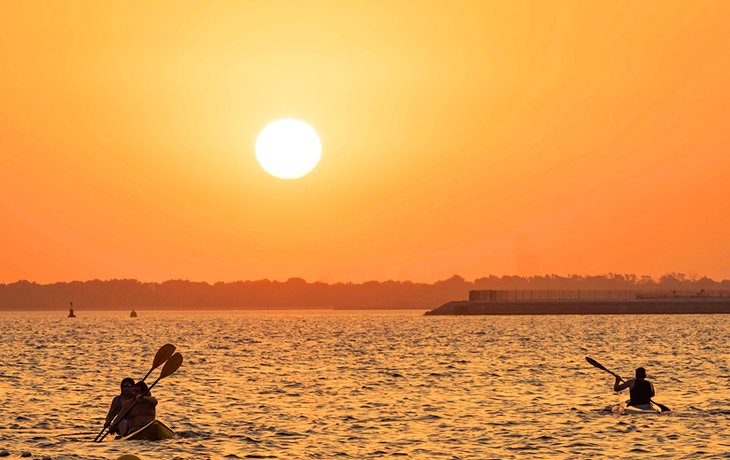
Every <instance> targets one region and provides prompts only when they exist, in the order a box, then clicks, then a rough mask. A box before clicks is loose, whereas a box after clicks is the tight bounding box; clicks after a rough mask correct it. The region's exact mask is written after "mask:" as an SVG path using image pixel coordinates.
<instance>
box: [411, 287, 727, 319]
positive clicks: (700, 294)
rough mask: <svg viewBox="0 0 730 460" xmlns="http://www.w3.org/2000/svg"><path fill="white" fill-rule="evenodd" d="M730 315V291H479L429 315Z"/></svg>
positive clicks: (429, 312)
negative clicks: (466, 298) (467, 298)
mask: <svg viewBox="0 0 730 460" xmlns="http://www.w3.org/2000/svg"><path fill="white" fill-rule="evenodd" d="M697 313H703V314H706V313H726V314H727V313H730V290H707V291H706V290H704V289H702V290H699V291H678V290H671V291H663V290H662V291H660V290H654V291H630V290H623V291H619V290H597V291H590V290H513V291H510V290H478V291H469V300H456V301H451V302H447V303H445V304H443V305H441V306H440V307H438V308H435V309H433V310H430V311H427V312H426V313H425V314H426V315H434V316H435V315H631V314H634V315H652V314H659V315H665V314H697Z"/></svg>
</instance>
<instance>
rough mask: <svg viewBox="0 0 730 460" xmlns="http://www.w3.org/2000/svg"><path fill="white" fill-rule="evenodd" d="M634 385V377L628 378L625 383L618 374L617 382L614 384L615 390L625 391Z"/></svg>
mask: <svg viewBox="0 0 730 460" xmlns="http://www.w3.org/2000/svg"><path fill="white" fill-rule="evenodd" d="M633 386H634V379H628V380H627V381H625V382H624V383H621V378H620V377H619V376H618V375H617V376H616V383H614V384H613V391H623V390H625V389H627V388H632V387H633Z"/></svg>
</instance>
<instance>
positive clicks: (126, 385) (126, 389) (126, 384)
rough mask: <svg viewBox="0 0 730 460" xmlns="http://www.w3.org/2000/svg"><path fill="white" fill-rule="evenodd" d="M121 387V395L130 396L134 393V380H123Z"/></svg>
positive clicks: (128, 378)
mask: <svg viewBox="0 0 730 460" xmlns="http://www.w3.org/2000/svg"><path fill="white" fill-rule="evenodd" d="M121 387H122V394H123V395H131V394H132V393H133V392H134V379H133V378H131V377H125V378H123V379H122V383H121Z"/></svg>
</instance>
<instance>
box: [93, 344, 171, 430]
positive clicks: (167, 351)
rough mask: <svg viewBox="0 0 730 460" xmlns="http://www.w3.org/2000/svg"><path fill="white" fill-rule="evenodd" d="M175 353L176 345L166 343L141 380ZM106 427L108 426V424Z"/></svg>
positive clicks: (156, 354)
mask: <svg viewBox="0 0 730 460" xmlns="http://www.w3.org/2000/svg"><path fill="white" fill-rule="evenodd" d="M173 353H175V345H173V344H171V343H166V344H164V345H163V346H161V347H160V349H159V350H157V353H155V359H154V360H153V361H152V369H150V370H149V372H147V375H145V376H144V377H142V380H140V382H144V381H145V380H146V379H147V377H149V375H150V373H151V372H152V371H154V370H155V369H157V368H158V367H160V366H161V365H162V363H164V362H166V361H167V360H168V359H170V356H172V354H173ZM104 428H106V426H105V427H104ZM104 428H102V429H101V431H100V432H99V434H97V435H96V437H95V438H94V442H96V440H97V439H98V438H99V436H101V434H102V433H103V432H104Z"/></svg>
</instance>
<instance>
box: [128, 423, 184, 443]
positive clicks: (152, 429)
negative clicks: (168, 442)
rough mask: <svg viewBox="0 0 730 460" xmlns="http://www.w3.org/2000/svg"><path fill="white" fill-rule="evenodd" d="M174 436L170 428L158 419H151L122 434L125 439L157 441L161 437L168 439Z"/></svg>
mask: <svg viewBox="0 0 730 460" xmlns="http://www.w3.org/2000/svg"><path fill="white" fill-rule="evenodd" d="M173 436H175V433H174V432H173V431H172V428H170V427H169V426H167V425H166V424H165V423H164V422H162V421H160V420H152V421H151V422H150V423H148V424H147V425H145V426H143V427H142V428H140V429H139V430H137V431H135V432H134V433H130V434H128V435H126V436H123V437H122V439H124V440H125V441H142V440H144V441H159V440H161V439H170V438H172V437H173Z"/></svg>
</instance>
